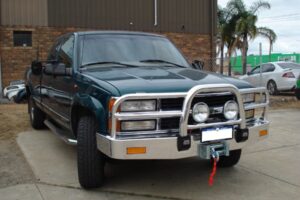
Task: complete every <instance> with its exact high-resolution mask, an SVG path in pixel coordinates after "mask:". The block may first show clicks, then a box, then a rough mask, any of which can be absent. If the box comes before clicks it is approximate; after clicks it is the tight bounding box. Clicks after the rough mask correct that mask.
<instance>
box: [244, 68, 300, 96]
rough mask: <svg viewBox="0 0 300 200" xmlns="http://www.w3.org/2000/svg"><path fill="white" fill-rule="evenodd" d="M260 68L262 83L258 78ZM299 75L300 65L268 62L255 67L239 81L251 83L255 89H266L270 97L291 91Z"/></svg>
mask: <svg viewBox="0 0 300 200" xmlns="http://www.w3.org/2000/svg"><path fill="white" fill-rule="evenodd" d="M260 67H262V83H261V77H260ZM299 75H300V64H297V63H293V62H270V63H265V64H262V65H261V66H257V67H255V68H254V69H253V70H252V71H251V72H248V73H247V75H244V76H241V77H240V79H242V80H245V81H247V82H249V83H251V84H252V85H253V86H255V87H266V88H267V89H268V91H269V93H270V94H271V95H276V94H277V93H278V92H281V91H282V92H283V91H293V90H294V89H295V88H296V82H297V78H298V77H299Z"/></svg>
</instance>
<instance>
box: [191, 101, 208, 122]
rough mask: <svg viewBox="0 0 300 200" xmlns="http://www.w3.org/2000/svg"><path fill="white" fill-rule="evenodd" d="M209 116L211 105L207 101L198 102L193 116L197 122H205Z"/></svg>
mask: <svg viewBox="0 0 300 200" xmlns="http://www.w3.org/2000/svg"><path fill="white" fill-rule="evenodd" d="M208 117H209V107H208V105H207V104H206V103H197V104H196V105H194V107H193V118H194V120H195V121H196V122H199V123H202V122H205V121H206V120H207V119H208Z"/></svg>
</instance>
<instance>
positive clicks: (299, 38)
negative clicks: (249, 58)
mask: <svg viewBox="0 0 300 200" xmlns="http://www.w3.org/2000/svg"><path fill="white" fill-rule="evenodd" d="M228 1H229V0H218V4H219V5H220V6H221V7H225V6H226V4H227V3H228ZM255 1H257V0H244V2H245V4H246V5H247V6H248V8H249V7H250V6H251V4H252V3H253V2H255ZM269 3H270V4H271V9H270V10H265V9H263V10H261V11H260V12H259V15H258V23H257V26H258V27H268V28H271V29H272V30H274V31H275V33H276V34H277V37H278V39H277V41H276V43H275V44H274V48H273V53H294V52H296V53H300V1H299V0H269ZM260 42H261V43H262V49H263V54H268V51H269V42H268V40H266V39H264V38H261V37H258V38H257V39H255V40H254V41H251V42H250V43H249V45H250V46H249V53H248V55H250V54H259V43H260Z"/></svg>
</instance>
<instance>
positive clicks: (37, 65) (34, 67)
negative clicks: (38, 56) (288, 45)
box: [31, 60, 43, 75]
mask: <svg viewBox="0 0 300 200" xmlns="http://www.w3.org/2000/svg"><path fill="white" fill-rule="evenodd" d="M42 69H43V64H42V62H40V61H37V60H34V61H32V63H31V71H32V73H33V74H34V75H40V74H41V73H42Z"/></svg>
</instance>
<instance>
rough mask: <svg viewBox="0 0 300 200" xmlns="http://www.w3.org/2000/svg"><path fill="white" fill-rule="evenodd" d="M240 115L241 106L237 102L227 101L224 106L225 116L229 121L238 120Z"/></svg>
mask: <svg viewBox="0 0 300 200" xmlns="http://www.w3.org/2000/svg"><path fill="white" fill-rule="evenodd" d="M238 114H239V106H238V104H237V103H236V102H235V101H227V102H226V103H225V106H224V116H225V118H226V119H228V120H233V119H236V117H237V116H238Z"/></svg>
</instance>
